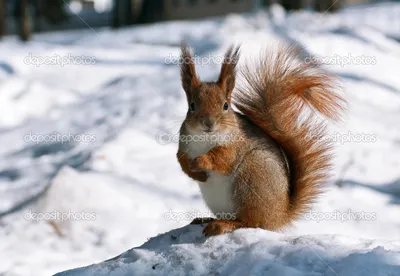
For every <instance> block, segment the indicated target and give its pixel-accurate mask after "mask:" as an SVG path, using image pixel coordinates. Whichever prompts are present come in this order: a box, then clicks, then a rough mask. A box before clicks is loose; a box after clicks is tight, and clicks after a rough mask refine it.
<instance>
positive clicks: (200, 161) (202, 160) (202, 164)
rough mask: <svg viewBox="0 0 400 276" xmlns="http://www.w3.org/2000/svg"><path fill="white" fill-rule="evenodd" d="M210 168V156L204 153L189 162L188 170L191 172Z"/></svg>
mask: <svg viewBox="0 0 400 276" xmlns="http://www.w3.org/2000/svg"><path fill="white" fill-rule="evenodd" d="M211 169H212V163H211V159H210V157H208V156H207V155H206V154H203V155H200V156H199V157H196V158H195V159H193V160H192V162H190V170H191V171H193V172H201V171H206V170H211Z"/></svg>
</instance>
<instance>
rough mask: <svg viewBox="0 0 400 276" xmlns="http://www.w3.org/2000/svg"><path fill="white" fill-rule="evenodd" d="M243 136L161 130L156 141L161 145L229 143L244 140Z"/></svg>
mask: <svg viewBox="0 0 400 276" xmlns="http://www.w3.org/2000/svg"><path fill="white" fill-rule="evenodd" d="M243 139H244V138H243V137H242V136H239V135H234V134H196V135H189V134H188V135H179V134H172V133H169V132H166V131H159V132H157V133H156V141H157V143H158V144H160V145H167V144H170V143H178V142H181V143H185V144H189V143H192V142H193V143H204V142H207V143H217V142H218V143H222V144H223V143H227V142H235V141H243Z"/></svg>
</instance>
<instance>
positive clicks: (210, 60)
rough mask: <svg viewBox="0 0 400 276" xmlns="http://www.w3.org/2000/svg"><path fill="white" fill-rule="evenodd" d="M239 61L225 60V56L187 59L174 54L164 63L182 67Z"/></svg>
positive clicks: (195, 56) (235, 59)
mask: <svg viewBox="0 0 400 276" xmlns="http://www.w3.org/2000/svg"><path fill="white" fill-rule="evenodd" d="M237 61H238V60H237V58H234V57H232V58H229V57H228V58H225V56H214V55H208V56H197V55H194V56H192V57H191V58H190V57H186V58H182V57H181V56H173V55H172V54H169V55H168V56H167V57H166V58H165V59H164V63H165V64H167V65H170V64H174V65H181V64H192V63H194V64H196V65H200V66H203V65H210V64H223V63H224V62H227V63H236V62H237Z"/></svg>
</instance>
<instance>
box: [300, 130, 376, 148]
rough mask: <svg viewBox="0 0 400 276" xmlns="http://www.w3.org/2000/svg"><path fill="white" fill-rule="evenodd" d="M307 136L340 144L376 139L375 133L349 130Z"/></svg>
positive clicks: (373, 140) (373, 141)
mask: <svg viewBox="0 0 400 276" xmlns="http://www.w3.org/2000/svg"><path fill="white" fill-rule="evenodd" d="M308 138H310V139H317V140H320V141H327V142H331V143H335V144H336V143H340V144H342V145H343V144H346V143H375V142H376V141H377V140H378V138H377V136H376V134H371V133H352V132H350V131H349V132H347V133H339V132H335V133H332V134H328V135H321V136H313V135H308Z"/></svg>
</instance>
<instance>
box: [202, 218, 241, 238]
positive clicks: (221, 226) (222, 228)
mask: <svg viewBox="0 0 400 276" xmlns="http://www.w3.org/2000/svg"><path fill="white" fill-rule="evenodd" d="M242 227H244V225H243V223H241V222H240V221H238V220H227V219H218V220H217V219H216V220H214V221H212V222H210V223H209V224H208V225H207V226H206V227H205V228H204V230H203V234H204V235H205V236H206V237H210V236H216V235H221V234H224V233H229V232H232V231H233V230H236V229H239V228H242Z"/></svg>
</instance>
